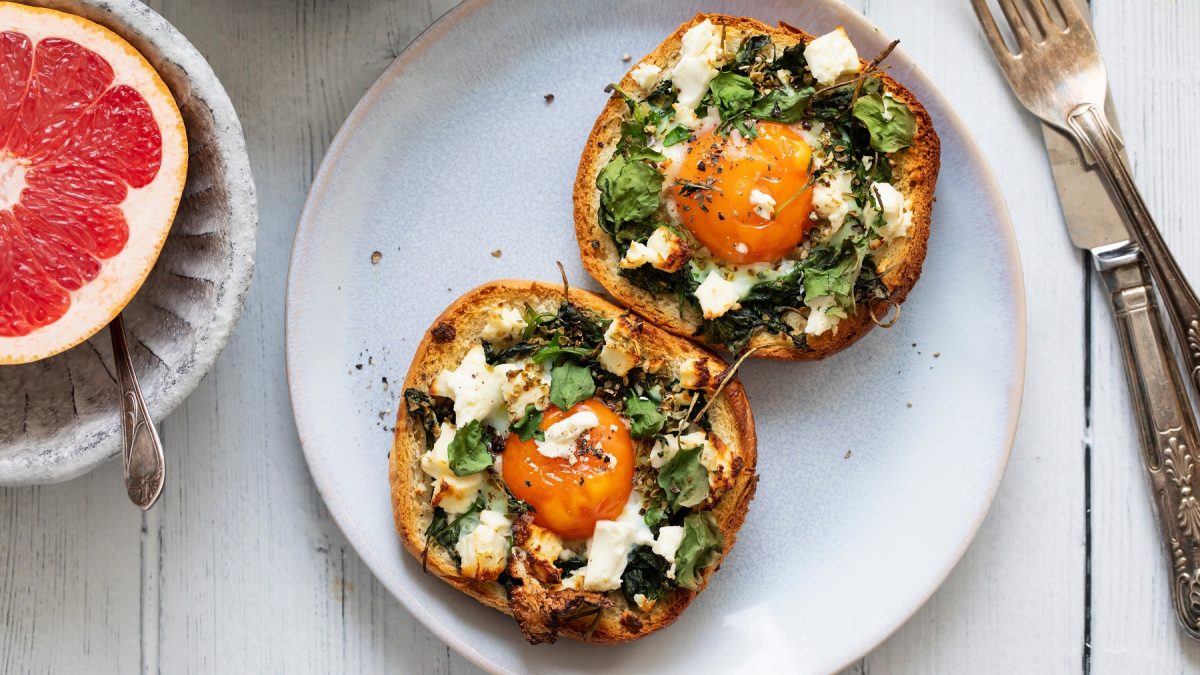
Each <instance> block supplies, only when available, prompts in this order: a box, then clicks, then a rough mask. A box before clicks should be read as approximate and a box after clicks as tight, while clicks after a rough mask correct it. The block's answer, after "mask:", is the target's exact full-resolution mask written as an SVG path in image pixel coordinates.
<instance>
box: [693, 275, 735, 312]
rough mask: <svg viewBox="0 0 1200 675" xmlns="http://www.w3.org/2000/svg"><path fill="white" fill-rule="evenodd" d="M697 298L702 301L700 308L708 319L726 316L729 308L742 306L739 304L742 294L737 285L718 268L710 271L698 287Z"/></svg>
mask: <svg viewBox="0 0 1200 675" xmlns="http://www.w3.org/2000/svg"><path fill="white" fill-rule="evenodd" d="M696 299H697V300H699V301H700V309H701V311H703V312H704V318H706V319H715V318H717V317H719V316H724V315H725V313H726V312H728V311H729V310H731V309H738V308H740V307H741V305H740V304H738V300H739V299H741V295H739V294H738V289H737V287H736V286H735V285H734V284H732V283H731V282H729V281H726V280H725V278H724V277H722V276H721V275H720V274H718V273H717V271H716V270H713V271H711V272H709V273H708V276H707V277H705V279H704V281H703V282H702V283H701V284H700V286H699V287H697V288H696Z"/></svg>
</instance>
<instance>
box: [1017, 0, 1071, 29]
mask: <svg viewBox="0 0 1200 675" xmlns="http://www.w3.org/2000/svg"><path fill="white" fill-rule="evenodd" d="M1067 1H1068V2H1073V1H1074V0H1067ZM1025 4H1026V5H1027V6H1028V7H1029V13H1030V14H1032V15H1033V20H1034V21H1036V22H1037V25H1038V28H1039V29H1041V31H1042V35H1043V36H1045V37H1049V36H1051V35H1053V34H1054V33H1057V32H1059V30H1058V25H1056V24H1055V23H1054V20H1053V19H1051V18H1050V12H1048V11H1046V4H1045V3H1044V2H1043V1H1042V0H1025Z"/></svg>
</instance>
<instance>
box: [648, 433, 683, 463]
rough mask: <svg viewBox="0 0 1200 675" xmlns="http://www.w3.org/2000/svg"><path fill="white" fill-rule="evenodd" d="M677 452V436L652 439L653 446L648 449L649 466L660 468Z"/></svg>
mask: <svg viewBox="0 0 1200 675" xmlns="http://www.w3.org/2000/svg"><path fill="white" fill-rule="evenodd" d="M677 452H679V438H678V437H676V436H664V437H663V438H660V439H658V440H657V441H654V447H653V448H651V449H650V466H652V467H654V468H655V469H661V468H662V467H663V465H664V464H666V463H667V462H669V461H671V458H672V457H674V456H675V453H677Z"/></svg>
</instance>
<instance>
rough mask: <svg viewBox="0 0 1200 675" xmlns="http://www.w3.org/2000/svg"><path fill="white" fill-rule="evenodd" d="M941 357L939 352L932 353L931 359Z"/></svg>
mask: <svg viewBox="0 0 1200 675" xmlns="http://www.w3.org/2000/svg"><path fill="white" fill-rule="evenodd" d="M941 355H942V353H941V352H934V353H933V358H935V359H936V358H938V357H939V356H941Z"/></svg>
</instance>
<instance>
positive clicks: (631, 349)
mask: <svg viewBox="0 0 1200 675" xmlns="http://www.w3.org/2000/svg"><path fill="white" fill-rule="evenodd" d="M633 330H634V326H633V324H632V323H631V322H630V320H629V319H628V318H627V317H624V316H619V317H617V318H616V319H614V320H613V322H612V323H610V324H608V330H606V331H604V347H602V348H601V349H600V357H599V359H597V360H598V361H599V362H600V366H601V367H603V368H604V369H605V370H607V371H608V372H610V373H612V374H613V375H617V376H619V377H625V375H626V374H628V373H629V371H630V370H632V369H633V367H634V366H636V365H637V364H638V353H639V351H638V347H637V343H636V342H635V341H634V340H633V339H632V337H633V336H632V332H633Z"/></svg>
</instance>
